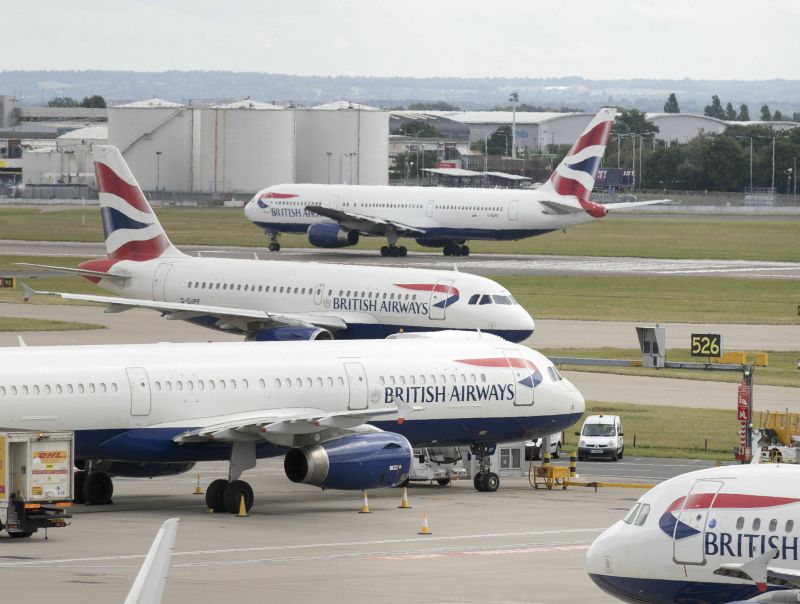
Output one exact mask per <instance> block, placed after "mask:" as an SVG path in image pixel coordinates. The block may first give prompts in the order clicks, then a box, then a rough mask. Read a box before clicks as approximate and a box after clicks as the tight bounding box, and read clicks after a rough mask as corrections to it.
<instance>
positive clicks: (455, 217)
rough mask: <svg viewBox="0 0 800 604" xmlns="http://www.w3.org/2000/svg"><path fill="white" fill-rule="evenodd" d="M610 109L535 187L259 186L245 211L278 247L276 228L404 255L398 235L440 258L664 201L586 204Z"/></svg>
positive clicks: (332, 244)
mask: <svg viewBox="0 0 800 604" xmlns="http://www.w3.org/2000/svg"><path fill="white" fill-rule="evenodd" d="M615 114H616V110H615V109H601V110H600V111H599V112H598V113H597V115H596V116H595V117H594V119H593V120H592V121H591V123H590V124H589V125H588V126H587V127H586V130H584V132H583V134H581V136H580V138H579V139H578V140H577V141H576V142H575V144H574V145H573V146H572V149H570V151H569V153H567V155H566V157H565V158H564V160H563V161H562V162H561V163H560V164H559V165H558V167H557V168H556V170H555V172H553V174H552V175H551V176H550V180H548V181H547V182H546V183H544V185H542V186H541V187H540V188H539V189H536V190H530V191H523V190H516V189H513V190H511V189H476V188H438V187H393V186H360V185H355V186H353V185H316V184H281V185H274V186H271V187H267V188H266V189H263V190H261V191H259V192H258V193H257V194H256V195H255V196H254V197H253V199H251V200H250V202H249V203H248V204H247V206H245V216H247V218H248V219H249V220H251V221H252V222H253V223H255V224H256V225H257V226H259V227H261V228H262V229H264V231H265V232H266V234H267V235H268V236H269V237H270V240H271V243H270V245H269V249H270V250H271V251H279V250H280V244H279V243H278V235H279V234H280V233H306V234H307V235H308V240H309V242H310V243H311V244H312V245H315V246H317V247H323V248H337V247H344V246H348V245H355V244H357V243H358V241H359V237H360V236H361V235H374V236H378V237H386V239H387V241H388V245H386V246H383V247H382V248H381V255H382V256H405V255H406V253H407V249H406V248H405V246H399V247H398V246H397V242H398V240H399V239H400V238H401V237H413V238H415V239H416V241H417V243H419V244H420V245H423V246H428V247H442V248H443V251H444V255H445V256H467V255H469V246H467V245H466V243H467V241H468V240H470V239H483V240H494V241H509V240H516V239H524V238H526V237H533V236H534V235H543V234H545V233H550V232H552V231H560V230H563V229H566V228H567V227H569V226H572V225H575V224H581V223H583V222H589V221H591V220H594V219H596V218H602V217H603V216H605V215H606V214H607V213H608V212H609V211H616V210H627V209H631V208H637V207H641V206H646V205H652V204H655V203H664V202H667V201H669V200H666V199H661V200H652V201H641V202H624V203H615V204H610V205H603V204H600V203H594V202H592V201H589V195H590V193H591V192H592V187H593V186H594V179H595V174H596V173H597V168H598V167H599V165H600V160H601V159H602V158H603V153H605V149H606V142H607V141H608V134H609V132H610V131H611V125H612V123H613V121H614V116H615Z"/></svg>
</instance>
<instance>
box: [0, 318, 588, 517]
mask: <svg viewBox="0 0 800 604" xmlns="http://www.w3.org/2000/svg"><path fill="white" fill-rule="evenodd" d="M534 403H535V404H534ZM583 409H584V399H583V397H582V396H581V394H580V392H579V391H578V390H577V389H576V388H575V387H574V386H573V385H572V384H571V383H570V382H569V381H568V380H566V379H564V378H563V377H562V376H561V374H560V373H559V372H558V370H557V369H556V368H555V367H554V366H553V364H552V363H551V362H550V361H549V360H548V359H547V358H546V357H544V356H543V355H541V354H540V353H538V352H536V351H533V350H531V349H529V348H526V347H524V346H521V345H518V344H512V343H510V342H508V341H506V340H503V339H502V338H500V337H499V336H494V335H490V334H483V333H479V332H478V333H476V332H466V331H443V332H431V333H404V334H395V335H393V336H390V338H389V339H385V340H362V341H346V340H345V341H337V340H333V341H330V340H320V341H294V342H218V343H209V342H206V343H194V344H170V343H161V344H139V345H124V346H121V345H107V346H106V345H102V346H96V345H95V346H42V347H33V346H28V347H22V348H3V349H0V426H2V427H3V428H7V429H13V430H37V431H48V430H54V429H58V430H70V431H74V432H75V458H76V460H77V461H76V466H77V467H78V468H79V470H80V471H79V472H76V475H75V492H76V493H77V495H78V497H77V499H76V501H78V502H80V501H83V502H84V503H91V504H102V503H109V502H110V501H111V498H112V495H113V481H112V479H111V477H112V476H133V477H152V476H170V475H177V474H181V473H183V472H186V471H189V470H190V469H191V468H192V466H193V465H194V463H195V462H198V461H213V460H228V461H229V469H228V476H227V479H223V478H219V479H217V480H214V481H213V482H211V484H210V485H209V486H208V488H207V489H206V504H207V505H208V508H210V509H212V510H214V511H217V512H231V513H233V512H236V511H238V510H239V508H240V502H241V500H242V498H244V501H245V504H246V507H247V509H249V508H250V507H251V506H252V505H253V501H254V495H253V490H252V488H251V487H250V485H249V484H248V483H247V482H245V481H243V480H240V477H241V474H242V472H244V471H245V470H248V469H250V468H252V467H254V466H255V465H256V459H257V458H263V457H273V456H278V455H282V456H285V457H284V469H285V471H286V475H287V477H288V478H289V479H290V480H292V481H293V482H302V483H307V484H311V485H314V486H319V487H323V488H334V489H357V490H364V489H370V488H377V487H389V486H394V485H397V484H398V483H402V482H403V481H404V480H405V479H406V478H407V476H408V471H409V465H410V463H411V455H412V445H413V446H420V447H421V446H462V445H463V446H466V445H469V446H471V448H472V450H473V454H474V455H475V456H476V457H477V458H478V459H479V460H480V468H481V469H480V472H478V473H477V474H476V476H475V479H474V481H473V483H474V485H475V488H476V489H478V490H479V491H495V490H497V488H498V486H499V478H498V476H497V474H496V473H494V472H492V471H491V467H490V463H491V461H490V460H491V458H490V456H491V454H492V453H493V452H494V448H495V446H496V443H498V442H504V441H521V440H526V439H528V438H534V437H537V436H540V435H542V434H551V433H552V432H557V431H560V430H564V429H566V428H567V427H568V426H570V425H571V424H573V423H574V422H575V421H577V420H578V418H580V416H581V413H582V412H583Z"/></svg>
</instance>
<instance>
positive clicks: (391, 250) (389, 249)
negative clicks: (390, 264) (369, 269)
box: [381, 245, 408, 258]
mask: <svg viewBox="0 0 800 604" xmlns="http://www.w3.org/2000/svg"><path fill="white" fill-rule="evenodd" d="M406 254H408V250H407V249H406V246H404V245H400V246H398V245H384V246H383V247H382V248H381V256H383V257H386V256H392V257H393V258H396V257H397V256H400V257H401V258H402V257H405V255H406Z"/></svg>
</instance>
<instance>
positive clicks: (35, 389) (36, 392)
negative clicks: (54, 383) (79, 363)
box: [33, 384, 94, 395]
mask: <svg viewBox="0 0 800 604" xmlns="http://www.w3.org/2000/svg"><path fill="white" fill-rule="evenodd" d="M92 392H94V390H92ZM33 393H34V394H37V395H38V394H39V386H37V385H36V384H34V386H33Z"/></svg>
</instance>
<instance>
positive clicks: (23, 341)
mask: <svg viewBox="0 0 800 604" xmlns="http://www.w3.org/2000/svg"><path fill="white" fill-rule="evenodd" d="M17 342H19V347H20V348H25V347H27V346H28V345H27V344H26V343H25V340H23V339H22V336H17Z"/></svg>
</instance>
